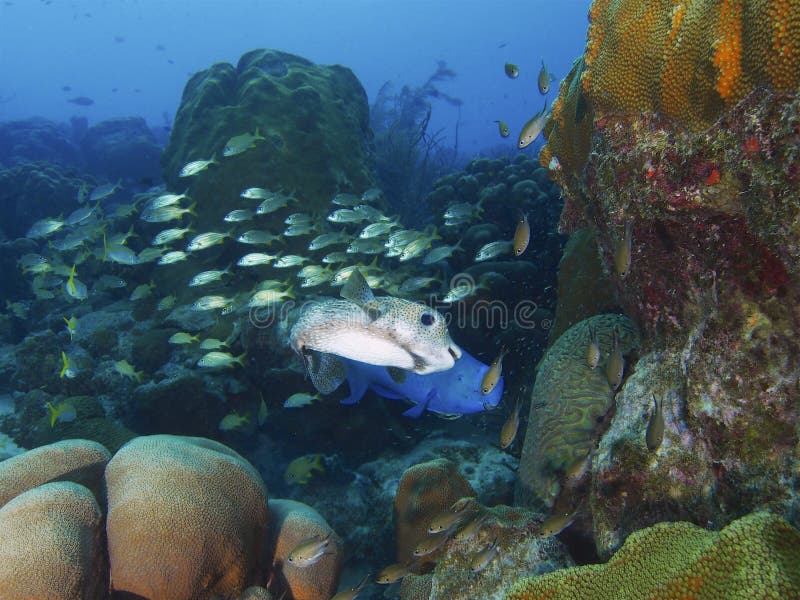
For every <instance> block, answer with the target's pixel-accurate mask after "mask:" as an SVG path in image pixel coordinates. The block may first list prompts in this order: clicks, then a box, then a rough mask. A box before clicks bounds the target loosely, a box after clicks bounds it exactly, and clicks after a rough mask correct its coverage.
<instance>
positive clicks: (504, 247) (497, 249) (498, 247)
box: [475, 240, 514, 262]
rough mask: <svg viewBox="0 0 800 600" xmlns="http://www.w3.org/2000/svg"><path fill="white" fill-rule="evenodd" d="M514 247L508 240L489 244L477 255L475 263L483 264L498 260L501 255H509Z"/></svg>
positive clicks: (480, 249)
mask: <svg viewBox="0 0 800 600" xmlns="http://www.w3.org/2000/svg"><path fill="white" fill-rule="evenodd" d="M513 247H514V244H513V242H509V241H507V240H498V241H496V242H489V243H488V244H484V245H483V246H481V247H480V248H479V249H478V251H477V252H476V253H475V262H483V261H484V260H489V259H490V258H496V257H498V256H500V255H501V254H505V253H507V252H508V251H509V250H511V249H512V248H513Z"/></svg>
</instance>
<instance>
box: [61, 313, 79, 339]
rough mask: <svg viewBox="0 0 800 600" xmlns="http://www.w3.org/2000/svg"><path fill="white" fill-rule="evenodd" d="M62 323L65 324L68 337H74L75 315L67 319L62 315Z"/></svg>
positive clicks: (76, 326) (75, 328)
mask: <svg viewBox="0 0 800 600" xmlns="http://www.w3.org/2000/svg"><path fill="white" fill-rule="evenodd" d="M64 323H66V324H67V332H68V333H69V339H70V341H72V338H74V337H75V332H76V331H77V330H78V319H77V317H75V315H73V316H71V317H70V318H69V319H68V318H66V317H64Z"/></svg>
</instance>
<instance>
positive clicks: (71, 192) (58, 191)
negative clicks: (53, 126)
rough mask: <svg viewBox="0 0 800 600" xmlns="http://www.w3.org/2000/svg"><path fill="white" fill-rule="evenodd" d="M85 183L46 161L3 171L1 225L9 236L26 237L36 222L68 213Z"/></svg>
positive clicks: (1, 174) (0, 178)
mask: <svg viewBox="0 0 800 600" xmlns="http://www.w3.org/2000/svg"><path fill="white" fill-rule="evenodd" d="M82 184H83V181H82V180H81V179H79V178H78V177H76V175H75V173H74V172H72V171H70V170H67V169H65V168H63V167H59V166H56V165H53V164H50V163H46V162H32V163H25V164H21V165H19V166H15V167H10V168H8V169H4V170H2V171H0V228H1V229H2V230H3V231H4V232H5V234H6V235H7V236H8V237H10V238H18V237H24V236H25V234H26V233H27V231H28V229H29V228H30V226H31V225H33V223H34V222H35V221H37V220H39V219H42V218H44V217H48V216H57V215H58V214H59V213H62V214H65V215H66V214H69V213H70V212H71V211H72V210H74V209H75V208H77V202H76V200H75V198H76V197H77V195H78V190H80V188H81V185H82ZM43 198H47V202H42V199H43Z"/></svg>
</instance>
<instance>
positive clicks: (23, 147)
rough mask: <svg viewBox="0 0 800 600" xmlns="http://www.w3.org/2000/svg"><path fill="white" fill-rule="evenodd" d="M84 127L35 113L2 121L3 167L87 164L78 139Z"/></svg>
mask: <svg viewBox="0 0 800 600" xmlns="http://www.w3.org/2000/svg"><path fill="white" fill-rule="evenodd" d="M81 133H82V131H81V130H80V129H77V128H76V127H75V126H74V124H73V126H72V127H71V128H70V127H67V126H65V125H63V124H61V123H55V122H53V121H48V120H47V119H42V118H40V117H34V118H32V119H25V120H22V121H6V122H4V123H0V168H5V169H8V168H11V167H15V166H18V165H22V164H24V163H33V162H40V161H41V162H47V163H49V164H51V165H57V166H58V167H61V168H70V167H73V168H76V167H82V166H83V164H84V161H83V157H82V156H81V152H80V148H79V147H78V144H77V141H76V140H78V139H79V137H80V134H81Z"/></svg>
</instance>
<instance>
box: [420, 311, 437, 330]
mask: <svg viewBox="0 0 800 600" xmlns="http://www.w3.org/2000/svg"><path fill="white" fill-rule="evenodd" d="M419 320H420V321H421V322H422V324H423V325H425V327H430V326H431V325H433V323H434V321H435V320H436V319H435V318H434V316H433V315H432V314H431V313H429V312H424V313H422V315H420V317H419Z"/></svg>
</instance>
